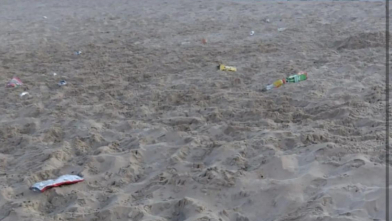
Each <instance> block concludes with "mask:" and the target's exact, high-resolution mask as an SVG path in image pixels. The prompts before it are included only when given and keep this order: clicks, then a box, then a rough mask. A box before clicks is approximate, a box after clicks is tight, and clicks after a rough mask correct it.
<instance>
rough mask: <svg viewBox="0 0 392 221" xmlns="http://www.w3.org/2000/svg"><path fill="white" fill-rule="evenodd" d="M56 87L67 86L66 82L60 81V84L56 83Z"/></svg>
mask: <svg viewBox="0 0 392 221" xmlns="http://www.w3.org/2000/svg"><path fill="white" fill-rule="evenodd" d="M58 85H60V86H64V85H67V82H66V81H64V80H62V81H60V82H59V83H58Z"/></svg>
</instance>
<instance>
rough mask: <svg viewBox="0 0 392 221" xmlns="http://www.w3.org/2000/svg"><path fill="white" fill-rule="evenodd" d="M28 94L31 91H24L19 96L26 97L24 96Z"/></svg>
mask: <svg viewBox="0 0 392 221" xmlns="http://www.w3.org/2000/svg"><path fill="white" fill-rule="evenodd" d="M26 95H29V92H27V91H25V92H22V93H21V94H20V95H19V96H20V97H24V96H26Z"/></svg>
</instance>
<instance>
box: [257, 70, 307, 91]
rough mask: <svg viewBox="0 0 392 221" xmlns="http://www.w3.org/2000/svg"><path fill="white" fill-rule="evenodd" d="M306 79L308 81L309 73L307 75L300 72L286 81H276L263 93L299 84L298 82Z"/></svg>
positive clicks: (264, 89)
mask: <svg viewBox="0 0 392 221" xmlns="http://www.w3.org/2000/svg"><path fill="white" fill-rule="evenodd" d="M306 79H308V73H306V72H304V71H300V72H298V74H294V75H290V76H288V77H287V78H285V79H279V80H277V81H275V82H274V83H272V84H269V85H267V86H266V87H265V88H263V89H262V90H261V91H262V92H264V91H269V90H271V89H273V88H278V87H280V86H282V85H284V84H286V83H298V82H300V81H304V80H306Z"/></svg>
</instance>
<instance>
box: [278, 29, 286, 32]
mask: <svg viewBox="0 0 392 221" xmlns="http://www.w3.org/2000/svg"><path fill="white" fill-rule="evenodd" d="M284 30H286V28H278V31H279V32H282V31H284Z"/></svg>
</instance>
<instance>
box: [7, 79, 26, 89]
mask: <svg viewBox="0 0 392 221" xmlns="http://www.w3.org/2000/svg"><path fill="white" fill-rule="evenodd" d="M20 85H23V83H22V81H21V80H20V79H19V78H17V77H13V78H12V79H11V80H10V81H9V82H8V84H7V87H17V86H20Z"/></svg>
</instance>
